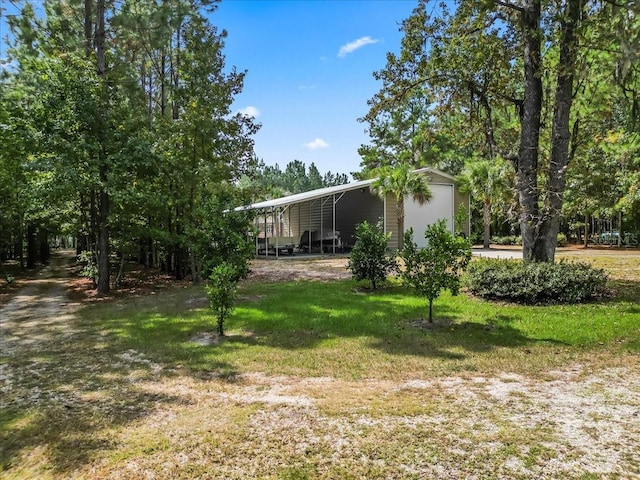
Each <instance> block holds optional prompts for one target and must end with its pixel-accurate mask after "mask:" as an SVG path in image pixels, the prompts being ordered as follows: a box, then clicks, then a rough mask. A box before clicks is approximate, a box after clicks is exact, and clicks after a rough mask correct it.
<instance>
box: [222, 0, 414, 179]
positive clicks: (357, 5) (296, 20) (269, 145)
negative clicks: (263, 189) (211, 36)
mask: <svg viewBox="0 0 640 480" xmlns="http://www.w3.org/2000/svg"><path fill="white" fill-rule="evenodd" d="M416 5H417V1H415V0H279V1H275V0H274V1H271V0H223V1H222V3H220V4H219V6H218V10H217V11H216V12H215V13H214V14H213V15H212V17H211V21H212V22H213V24H215V25H217V26H218V27H219V28H223V29H225V30H227V31H228V37H227V40H226V46H225V49H224V52H225V55H226V58H227V65H228V66H232V65H233V66H235V67H236V68H237V69H238V70H247V72H248V73H247V77H246V79H245V86H244V91H243V92H242V94H240V95H239V96H237V97H236V101H235V103H234V109H235V110H236V111H239V110H242V111H245V112H248V113H253V114H254V115H255V117H256V120H257V121H258V122H259V123H261V124H262V128H261V130H260V132H259V133H258V134H257V135H256V136H255V152H256V155H257V156H258V157H259V158H262V159H263V160H264V161H265V163H266V164H268V165H273V164H276V163H278V164H279V165H280V167H281V168H284V166H285V165H286V164H287V163H288V162H290V161H292V160H300V161H302V162H304V163H305V164H306V165H307V166H309V165H310V164H311V162H314V163H315V164H316V166H317V167H318V169H319V170H320V172H321V173H324V172H326V171H328V170H331V171H332V172H334V173H336V172H339V173H350V172H353V171H357V170H359V169H360V168H359V165H360V157H359V155H358V147H359V146H360V145H361V144H363V143H368V136H367V135H366V133H365V129H366V127H367V125H366V124H364V123H360V122H358V121H357V119H358V118H359V117H362V116H363V115H364V114H366V113H367V111H368V107H367V100H368V99H370V98H371V97H372V96H373V95H374V94H375V93H376V92H377V91H378V90H379V89H380V87H381V83H380V82H377V81H375V80H374V78H373V75H372V74H373V72H374V71H375V70H380V69H382V68H383V67H384V66H385V63H386V54H387V52H396V53H397V52H398V51H399V49H400V40H401V38H402V35H401V33H400V32H399V26H400V23H401V21H402V20H404V19H405V18H407V17H408V16H409V15H410V14H411V11H412V10H413V9H414V8H415V6H416Z"/></svg>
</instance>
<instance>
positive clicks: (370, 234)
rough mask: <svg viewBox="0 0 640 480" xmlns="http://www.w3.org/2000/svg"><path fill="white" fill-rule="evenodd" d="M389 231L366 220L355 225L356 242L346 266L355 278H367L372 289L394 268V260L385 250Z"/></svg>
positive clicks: (379, 223) (379, 224)
mask: <svg viewBox="0 0 640 480" xmlns="http://www.w3.org/2000/svg"><path fill="white" fill-rule="evenodd" d="M390 236H391V233H384V232H383V231H382V224H381V222H378V224H377V225H371V224H370V223H369V222H367V221H366V220H365V221H364V222H362V223H360V224H358V226H357V227H356V243H355V245H354V246H353V250H351V255H350V256H349V265H348V267H347V268H349V269H350V270H351V272H352V273H353V278H355V279H356V280H369V282H370V283H371V288H373V289H374V290H375V289H376V287H377V286H378V284H379V283H380V282H384V281H385V280H386V278H387V275H388V274H389V273H390V272H391V271H392V270H393V269H394V268H395V266H396V262H395V259H394V258H393V257H391V255H389V254H388V252H387V241H388V240H389V237H390Z"/></svg>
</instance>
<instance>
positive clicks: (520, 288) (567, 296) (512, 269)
mask: <svg viewBox="0 0 640 480" xmlns="http://www.w3.org/2000/svg"><path fill="white" fill-rule="evenodd" d="M606 283H607V275H606V274H605V272H604V270H602V269H596V268H593V267H591V266H590V265H589V264H586V263H580V262H575V263H569V262H564V261H561V262H559V263H547V262H545V263H523V262H521V261H519V260H501V259H482V260H479V261H477V262H473V263H472V264H471V266H470V268H469V271H468V276H467V279H466V285H467V287H468V288H469V290H470V291H471V292H472V293H473V294H475V295H478V296H480V297H484V298H489V299H494V300H507V301H512V302H518V303H524V304H538V303H579V302H583V301H586V300H589V299H590V298H593V297H595V296H597V295H601V294H602V293H603V292H604V288H605V286H606Z"/></svg>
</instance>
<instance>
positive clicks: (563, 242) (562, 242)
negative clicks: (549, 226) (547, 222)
mask: <svg viewBox="0 0 640 480" xmlns="http://www.w3.org/2000/svg"><path fill="white" fill-rule="evenodd" d="M557 238H558V246H559V247H566V246H567V243H568V242H567V236H566V235H565V234H564V233H559V234H558V237H557Z"/></svg>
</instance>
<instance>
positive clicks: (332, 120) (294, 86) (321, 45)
mask: <svg viewBox="0 0 640 480" xmlns="http://www.w3.org/2000/svg"><path fill="white" fill-rule="evenodd" d="M38 2H39V0H35V2H34V3H36V4H38ZM416 5H417V0H222V2H221V3H220V4H218V9H217V10H216V11H215V12H214V13H213V14H212V16H211V18H210V19H211V22H212V23H213V24H214V25H216V26H218V28H220V29H225V30H227V32H228V37H227V39H226V46H225V49H224V53H225V55H226V59H227V66H228V67H231V66H235V67H236V68H237V69H238V70H239V71H243V70H247V76H246V79H245V86H244V91H243V92H242V93H241V94H240V95H238V96H237V97H236V101H235V103H234V106H233V109H234V111H244V112H247V113H251V114H253V115H254V116H255V118H256V121H257V122H258V123H260V124H262V128H261V129H260V131H259V133H258V134H257V135H256V136H255V137H254V138H255V152H256V155H257V156H258V157H259V158H261V159H263V160H264V161H265V163H266V164H268V165H274V164H276V163H277V164H279V165H280V167H281V168H284V166H285V165H286V164H287V163H289V162H290V161H293V160H300V161H302V162H304V163H305V164H306V165H307V166H309V165H310V164H311V163H312V162H314V163H315V164H316V166H317V167H318V169H319V170H320V172H321V173H325V172H327V171H328V170H331V171H332V172H333V173H347V174H348V173H350V172H353V171H357V170H359V169H360V167H359V165H360V157H359V155H358V147H359V146H360V145H361V144H363V143H368V136H367V135H366V133H365V129H366V127H367V125H366V124H364V123H360V122H358V121H357V119H358V118H359V117H362V116H363V115H365V114H366V113H367V111H368V107H367V100H369V99H370V98H371V97H373V95H374V94H375V93H376V92H377V91H378V90H379V89H380V87H381V83H380V82H377V81H375V80H374V78H373V75H372V74H373V72H374V71H375V70H380V69H382V68H384V66H385V63H386V54H387V52H395V53H397V52H398V51H399V50H400V41H401V38H402V35H401V33H400V31H399V27H400V23H401V22H402V20H404V19H405V18H407V17H408V16H409V15H410V14H411V11H412V10H413V9H414V8H415V7H416ZM0 8H4V9H5V11H4V14H8V13H15V11H14V10H15V8H13V7H12V5H11V2H10V1H9V0H0ZM3 16H4V15H3ZM3 20H4V18H0V36H1V37H3V38H2V39H3V40H4V37H5V36H6V35H7V33H8V32H7V29H6V24H4V21H3ZM0 43H1V42H0ZM4 47H5V46H4V45H2V48H0V57H2V56H4V55H3V53H4V50H3V49H4Z"/></svg>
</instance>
